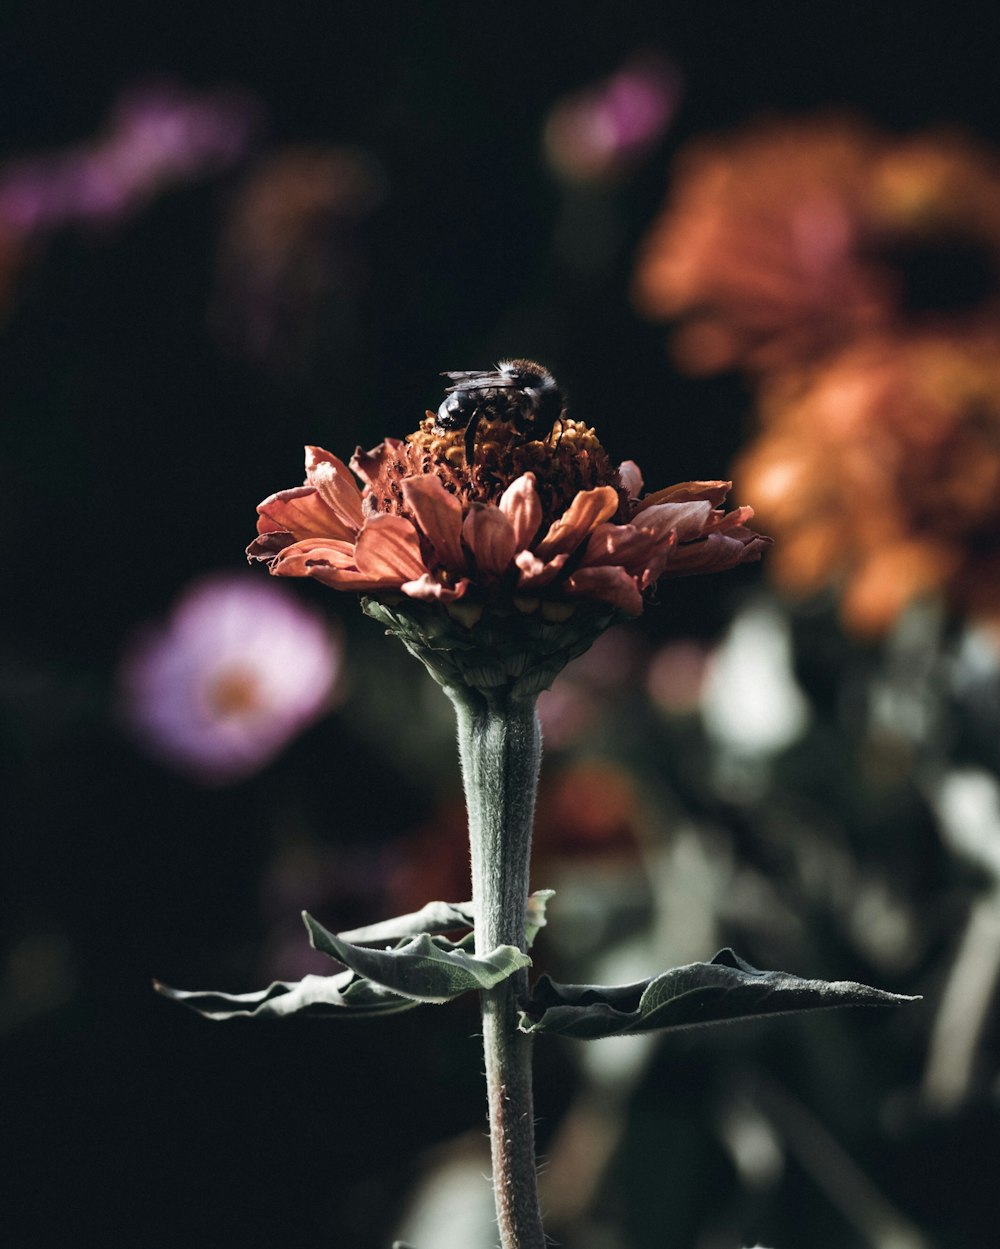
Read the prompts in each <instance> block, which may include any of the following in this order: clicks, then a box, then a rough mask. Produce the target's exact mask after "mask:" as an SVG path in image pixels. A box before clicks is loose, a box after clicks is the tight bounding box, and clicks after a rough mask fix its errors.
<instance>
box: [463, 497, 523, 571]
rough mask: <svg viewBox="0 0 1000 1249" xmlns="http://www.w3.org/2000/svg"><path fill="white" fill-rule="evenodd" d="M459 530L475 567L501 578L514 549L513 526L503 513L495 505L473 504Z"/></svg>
mask: <svg viewBox="0 0 1000 1249" xmlns="http://www.w3.org/2000/svg"><path fill="white" fill-rule="evenodd" d="M462 533H463V535H464V537H465V542H466V545H467V546H468V548H469V550H470V551H471V552H472V555H473V558H474V559H475V561H476V569H477V570H478V571H479V572H481V573H486V574H487V575H488V576H491V577H502V576H503V574H504V573H505V572H506V571H507V569H508V568H509V567H510V564H511V560H513V558H514V552H515V551H516V550H517V539H516V537H515V535H514V526H513V525H512V524H511V522H510V521H509V520H508V519H507V517H506V516H505V515H504V514H503V512H501V510H500V509H499V508H498V507H492V506H486V507H473V508H472V510H471V511H470V512H469V514H468V516H467V517H466V518H465V524H464V526H463V527H462Z"/></svg>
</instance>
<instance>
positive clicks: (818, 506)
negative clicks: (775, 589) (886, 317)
mask: <svg viewBox="0 0 1000 1249" xmlns="http://www.w3.org/2000/svg"><path fill="white" fill-rule="evenodd" d="M762 409H763V418H764V425H765V428H764V432H763V434H762V435H761V436H760V438H759V439H758V440H757V441H756V442H755V443H754V444H752V445H751V446H750V447H749V448H748V450H747V451H746V452H745V453H744V455H743V457H742V459H741V461H740V462H739V463H738V465H737V469H736V473H737V479H738V480H739V482H740V484H741V487H743V488H745V489H747V490H750V491H752V492H753V497H754V499H755V500H756V501H757V504H758V511H759V513H760V515H761V517H762V518H763V520H764V522H765V523H766V524H767V525H768V526H769V527H771V528H772V529H773V531H774V532H775V533H776V535H777V536H778V538H779V539H780V541H779V543H778V545H777V547H776V550H775V555H774V558H773V560H772V561H771V572H772V574H773V575H774V576H775V577H776V578H777V580H778V581H779V583H781V584H782V585H783V586H784V587H785V588H787V589H789V590H792V591H797V592H800V593H810V592H812V591H815V590H818V589H819V588H821V587H824V586H830V585H833V586H835V587H837V588H838V589H839V591H840V592H841V593H842V611H843V616H844V620H845V623H846V624H847V625H848V626H849V627H850V628H852V629H853V630H855V631H857V632H859V633H863V634H869V635H878V634H880V633H882V632H884V631H885V630H886V629H887V628H888V627H889V626H891V625H892V623H893V621H894V620H895V619H896V617H897V616H898V615H899V613H900V612H901V611H902V610H903V608H905V607H906V606H907V605H908V604H909V603H910V602H912V601H913V600H914V599H916V598H918V597H919V596H922V595H931V594H938V595H942V596H944V598H945V599H946V600H947V601H948V603H949V604H950V605H951V607H952V608H954V609H955V610H957V611H959V612H963V613H966V612H967V613H969V614H972V615H974V616H978V617H984V618H987V619H991V620H993V621H996V622H998V623H1000V338H998V339H993V338H986V337H984V338H982V339H979V340H973V339H958V340H956V339H954V338H950V337H943V336H940V335H932V336H928V335H915V336H910V337H906V338H893V339H890V340H886V339H873V340H871V341H868V342H864V343H860V344H858V345H856V346H854V347H852V348H850V349H848V350H845V351H844V352H842V353H841V354H839V355H838V356H836V357H834V358H833V359H832V360H831V362H830V363H828V364H827V365H826V366H825V367H823V368H820V369H818V370H816V371H814V372H812V373H811V374H810V375H809V376H807V377H805V378H803V377H802V376H801V375H799V376H793V375H787V376H785V377H783V378H781V379H776V380H774V381H773V382H772V383H771V385H770V386H769V387H766V388H765V391H764V396H763V403H762Z"/></svg>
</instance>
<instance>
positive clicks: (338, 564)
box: [271, 538, 357, 577]
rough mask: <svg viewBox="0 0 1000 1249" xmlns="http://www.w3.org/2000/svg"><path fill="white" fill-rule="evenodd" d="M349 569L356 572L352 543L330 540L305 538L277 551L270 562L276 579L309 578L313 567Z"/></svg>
mask: <svg viewBox="0 0 1000 1249" xmlns="http://www.w3.org/2000/svg"><path fill="white" fill-rule="evenodd" d="M320 566H322V567H330V568H349V569H351V570H353V571H357V568H356V565H355V562H354V543H353V542H341V541H337V540H335V539H331V538H306V539H305V540H304V541H303V542H295V543H293V544H292V545H291V546H288V547H285V548H284V549H283V550H281V551H279V552H278V553H277V554H276V555H275V556H274V557H273V559H272V560H271V572H272V573H273V574H274V575H275V576H276V577H311V576H312V575H313V568H315V567H320Z"/></svg>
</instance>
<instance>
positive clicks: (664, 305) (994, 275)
mask: <svg viewBox="0 0 1000 1249" xmlns="http://www.w3.org/2000/svg"><path fill="white" fill-rule="evenodd" d="M636 298H637V301H638V303H639V304H640V306H641V307H642V309H643V310H644V311H645V312H646V313H648V314H649V315H650V316H653V317H657V318H659V317H664V318H679V319H680V320H681V321H682V327H681V329H680V332H679V335H678V337H677V339H676V341H675V347H676V351H677V355H678V358H679V360H680V362H681V363H682V364H683V365H684V366H685V367H687V368H688V369H690V370H691V371H692V372H702V373H708V372H713V371H715V370H716V369H719V368H725V367H729V366H732V365H740V366H743V367H747V368H749V369H751V370H753V371H754V372H761V371H767V370H770V369H774V368H781V367H785V366H787V365H789V364H791V365H798V364H803V363H806V362H807V361H809V360H811V359H815V358H816V357H817V356H819V355H822V354H825V353H827V352H829V351H832V350H837V349H839V348H840V347H842V346H843V345H845V344H846V343H847V342H849V341H851V340H852V339H856V338H858V337H860V336H864V335H867V334H870V333H887V332H913V331H917V330H919V331H921V332H927V331H930V330H934V331H937V332H951V333H956V332H957V333H967V332H978V331H979V330H980V329H981V328H982V326H983V325H984V324H987V323H989V324H996V322H997V319H998V316H1000V166H998V164H997V159H996V157H995V155H994V154H993V153H991V152H989V151H986V150H984V149H982V148H980V147H977V146H976V145H975V144H974V143H972V142H971V141H970V140H968V139H966V138H965V137H963V136H961V135H956V134H944V133H941V134H927V135H920V136H916V137H914V138H910V139H904V140H901V139H897V138H894V137H892V136H889V135H886V134H882V133H880V132H878V131H877V130H875V129H874V128H873V127H869V126H867V125H865V124H863V123H862V122H859V121H857V120H855V119H852V118H847V117H836V116H827V117H821V118H811V119H810V118H806V119H799V120H793V121H772V122H768V123H760V124H757V125H755V126H752V127H750V128H748V129H746V130H744V131H742V132H740V133H737V134H735V135H733V136H730V137H729V138H717V139H711V140H707V141H701V142H700V143H698V144H696V145H694V146H693V147H691V148H689V149H688V150H687V151H686V152H684V153H682V155H681V157H680V159H679V161H678V164H677V170H676V179H675V185H674V189H673V192H672V195H671V199H670V202H669V203H668V205H667V207H666V209H665V210H664V212H663V214H662V215H661V217H660V219H659V220H658V221H657V222H656V223H655V224H654V226H653V228H652V230H651V231H650V234H649V236H648V238H647V240H646V243H645V245H644V248H643V252H642V256H641V257H640V261H639V266H638V270H637V275H636Z"/></svg>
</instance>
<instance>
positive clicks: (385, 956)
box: [302, 912, 531, 1002]
mask: <svg viewBox="0 0 1000 1249" xmlns="http://www.w3.org/2000/svg"><path fill="white" fill-rule="evenodd" d="M302 918H303V919H304V920H305V923H306V927H307V928H308V930H309V940H310V941H311V942H312V944H313V946H314V947H315V948H316V949H317V950H321V951H322V952H323V953H324V954H329V955H330V957H331V958H335V959H338V960H339V961H340V962H341V963H344V964H345V965H346V966H347V967H350V968H351V969H352V970H353V971H356V972H357V973H358V975H360V976H364V977H365V978H366V979H368V980H373V981H375V982H376V983H377V984H380V985H382V986H383V987H384V988H386V989H390V990H391V991H392V992H393V993H400V994H402V995H403V996H404V997H408V998H415V999H416V1000H417V1001H418V1002H447V1001H449V1000H450V999H451V998H453V997H457V996H458V995H459V994H460V993H467V992H468V991H469V990H472V989H492V988H493V986H494V985H496V984H499V983H500V981H501V980H506V979H507V977H508V976H511V975H513V973H514V972H516V971H518V970H519V969H520V968H522V967H528V966H530V964H531V959H529V958H528V956H527V955H526V954H522V953H521V951H520V950H518V949H516V948H515V947H514V946H512V945H500V946H497V948H496V949H495V950H493V951H492V952H491V953H490V954H487V955H486V956H485V957H484V958H475V957H474V956H473V955H471V954H469V953H468V952H467V951H466V950H464V949H462V948H461V946H459V945H456V944H454V943H452V942H450V941H445V940H444V938H442V937H430V936H428V935H427V934H426V933H422V934H421V935H420V936H419V937H414V938H413V939H412V940H411V941H407V942H405V943H404V944H402V945H399V946H397V947H396V948H395V949H389V950H369V949H366V948H365V947H364V946H358V945H352V944H351V943H350V942H349V941H344V940H342V939H341V938H340V937H335V936H334V935H333V933H332V932H327V930H326V929H325V928H324V927H323V925H322V924H320V923H318V922H317V921H316V920H315V919H313V917H312V916H311V915H309V914H307V913H305V912H303V915H302Z"/></svg>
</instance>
